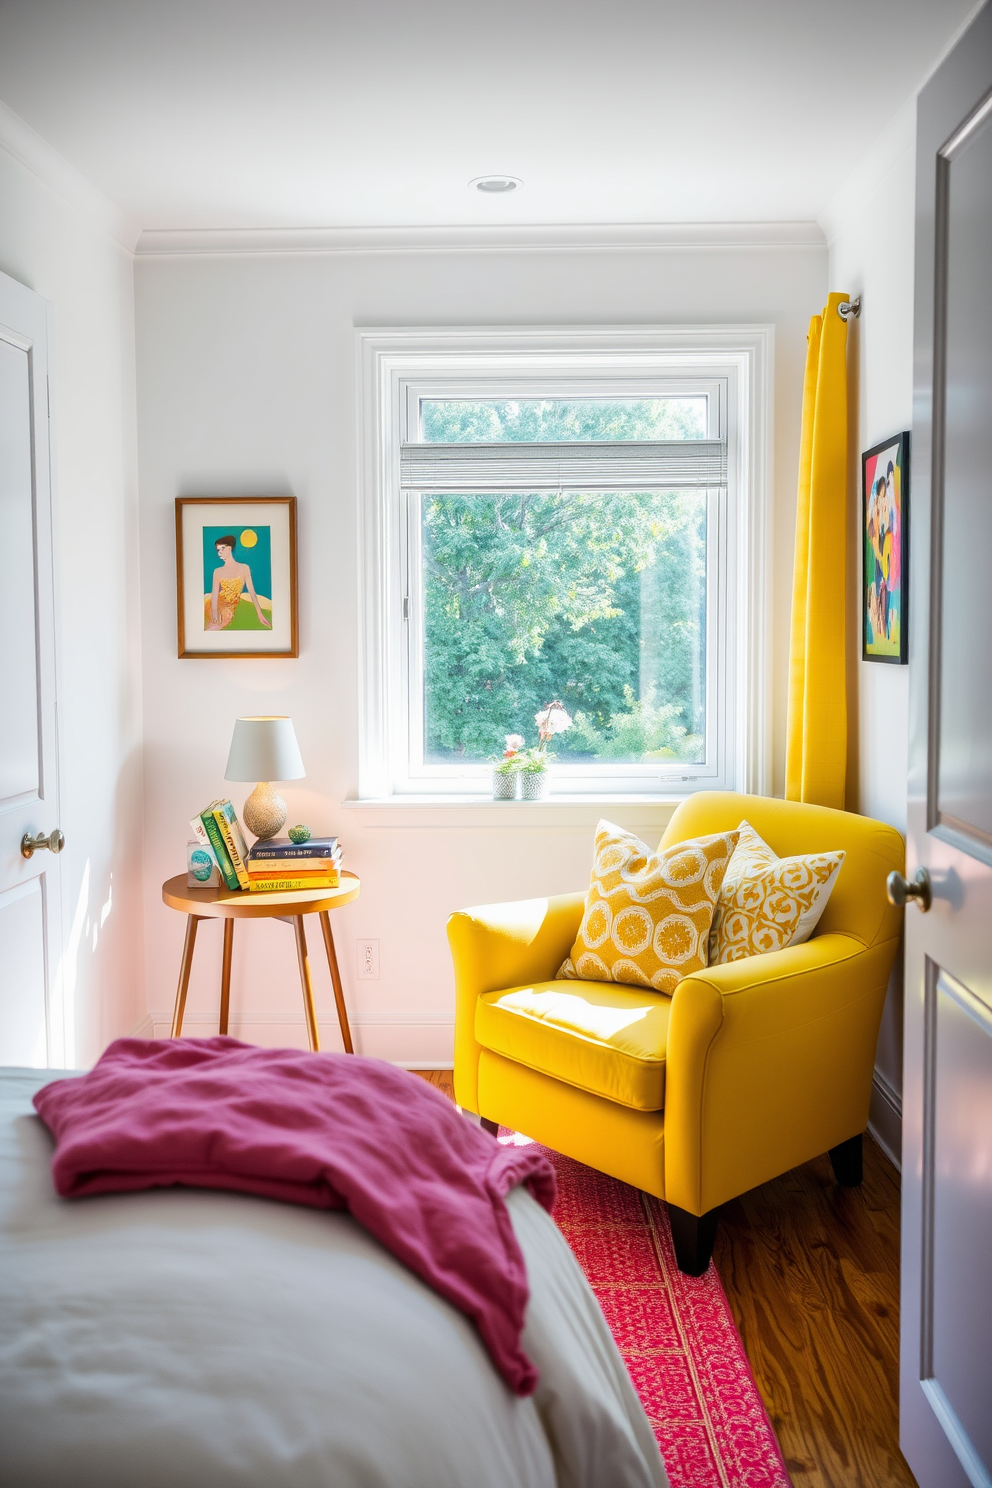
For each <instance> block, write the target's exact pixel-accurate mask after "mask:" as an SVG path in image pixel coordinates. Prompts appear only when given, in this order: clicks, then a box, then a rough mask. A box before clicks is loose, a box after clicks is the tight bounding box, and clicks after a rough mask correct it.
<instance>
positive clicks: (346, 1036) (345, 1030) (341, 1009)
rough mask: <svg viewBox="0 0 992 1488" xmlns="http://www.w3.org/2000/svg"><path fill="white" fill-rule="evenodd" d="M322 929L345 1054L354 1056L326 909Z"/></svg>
mask: <svg viewBox="0 0 992 1488" xmlns="http://www.w3.org/2000/svg"><path fill="white" fill-rule="evenodd" d="M320 928H321V930H323V932H324V950H325V951H326V952H327V965H328V967H329V968H330V972H331V984H332V985H333V987H334V1001H335V1003H336V1004H337V1010H338V1023H339V1024H340V1026H341V1037H342V1039H343V1040H344V1052H345V1053H346V1054H354V1052H355V1048H354V1045H353V1044H352V1042H351V1028H350V1026H349V1023H348V1009H347V1008H346V1007H345V1004H344V988H343V987H342V986H341V972H340V971H339V969H338V956H337V951H335V949H334V936H333V935H332V934H331V917H330V915H329V914H328V913H327V910H326V909H322V910H321V911H320Z"/></svg>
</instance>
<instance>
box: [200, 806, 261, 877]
mask: <svg viewBox="0 0 992 1488" xmlns="http://www.w3.org/2000/svg"><path fill="white" fill-rule="evenodd" d="M190 826H191V827H192V828H193V834H194V836H195V837H196V839H197V841H198V842H199V843H200V844H201V845H202V846H203V847H205V848H206V849H207V851H208V852H210V853H212V854H213V856H214V858H215V859H216V861H217V867H218V868H219V869H220V876H221V878H222V879H223V880H224V882H225V883H226V884H227V887H228V888H229V889H247V888H248V887H249V877H248V844H247V843H246V842H245V838H244V833H243V832H242V830H241V823H240V822H239V821H238V817H237V813H236V812H235V810H234V807H233V806H232V805H231V803H230V801H227V800H218V801H211V802H210V805H209V806H207V807H206V808H205V809H204V810H203V811H201V812H200V814H199V816H194V817H193V819H192V821H191V822H190Z"/></svg>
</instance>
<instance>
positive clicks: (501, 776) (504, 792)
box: [493, 770, 517, 801]
mask: <svg viewBox="0 0 992 1488" xmlns="http://www.w3.org/2000/svg"><path fill="white" fill-rule="evenodd" d="M516 798H517V776H516V771H512V772H511V771H509V770H494V771H493V800H494V801H515V800H516Z"/></svg>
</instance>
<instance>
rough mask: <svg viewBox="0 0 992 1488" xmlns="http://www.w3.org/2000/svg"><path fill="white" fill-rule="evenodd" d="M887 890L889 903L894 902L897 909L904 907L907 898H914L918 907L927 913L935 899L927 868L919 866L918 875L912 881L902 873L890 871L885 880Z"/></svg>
mask: <svg viewBox="0 0 992 1488" xmlns="http://www.w3.org/2000/svg"><path fill="white" fill-rule="evenodd" d="M885 892H886V894H887V895H888V899H889V903H890V904H894V905H895V906H896V908H897V909H902V907H903V905H904V904H905V903H906V901H907V899H912V900H913V902H914V903H915V905H916V907H917V909H919V910H921V911H922V913H923V914H926V912H927V910H928V909H929V908H930V905H931V903H932V901H933V893H932V891H931V888H930V875H929V873H928V872H927V870H926V869H925V868H917V870H916V877H915V879H914V880H913V882H912V883H910V882H909V880H908V879H905V878H903V876H902V874H901V873H890V874H889V876H888V878H887V879H886V880H885Z"/></svg>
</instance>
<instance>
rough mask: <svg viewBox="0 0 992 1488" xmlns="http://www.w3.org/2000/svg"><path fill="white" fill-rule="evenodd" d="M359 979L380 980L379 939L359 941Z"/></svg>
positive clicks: (367, 980)
mask: <svg viewBox="0 0 992 1488" xmlns="http://www.w3.org/2000/svg"><path fill="white" fill-rule="evenodd" d="M358 979H359V981H362V982H377V981H378V980H379V942H378V941H377V940H360V941H359V942H358Z"/></svg>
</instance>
